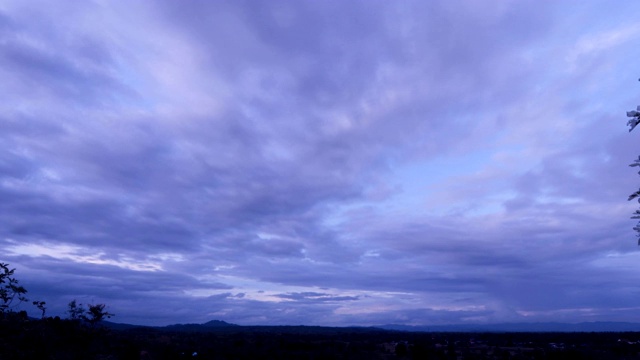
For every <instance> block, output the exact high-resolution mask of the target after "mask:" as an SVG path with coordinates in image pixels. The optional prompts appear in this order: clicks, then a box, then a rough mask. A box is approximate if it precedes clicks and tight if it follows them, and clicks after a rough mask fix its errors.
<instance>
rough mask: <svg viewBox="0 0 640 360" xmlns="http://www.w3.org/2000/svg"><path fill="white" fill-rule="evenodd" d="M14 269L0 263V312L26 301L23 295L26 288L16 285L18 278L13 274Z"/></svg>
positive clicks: (7, 310)
mask: <svg viewBox="0 0 640 360" xmlns="http://www.w3.org/2000/svg"><path fill="white" fill-rule="evenodd" d="M15 271H16V269H10V268H9V264H5V263H0V314H4V313H6V312H9V311H11V310H12V309H13V308H14V307H16V306H18V305H19V304H20V303H21V302H23V301H28V300H27V298H26V296H25V294H26V293H27V289H25V288H24V287H22V286H20V285H18V280H17V279H16V278H15V277H14V276H13V274H14V272H15Z"/></svg>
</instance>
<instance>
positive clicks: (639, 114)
mask: <svg viewBox="0 0 640 360" xmlns="http://www.w3.org/2000/svg"><path fill="white" fill-rule="evenodd" d="M627 117H630V118H631V119H629V121H628V122H627V125H628V126H629V132H631V131H632V130H633V129H635V128H636V126H638V124H640V106H638V107H637V108H636V110H631V111H627ZM629 166H631V167H635V166H640V156H638V158H637V159H636V160H634V161H633V163H632V164H629ZM638 174H640V172H638ZM636 198H637V199H638V202H640V190H638V191H636V192H634V193H633V194H631V195H629V199H628V201H631V200H633V199H636ZM631 218H632V219H640V210H636V211H635V212H634V213H633V216H631ZM633 230H635V231H636V236H637V237H638V245H640V221H639V222H638V224H637V225H636V226H634V228H633Z"/></svg>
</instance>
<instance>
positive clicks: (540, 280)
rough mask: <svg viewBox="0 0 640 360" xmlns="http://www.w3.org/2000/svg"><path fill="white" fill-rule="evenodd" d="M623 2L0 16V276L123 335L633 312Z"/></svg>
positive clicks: (186, 6) (303, 5)
mask: <svg viewBox="0 0 640 360" xmlns="http://www.w3.org/2000/svg"><path fill="white" fill-rule="evenodd" d="M638 10H640V5H638V4H636V2H632V1H623V2H617V3H616V5H615V6H612V5H611V3H610V2H606V1H583V2H580V3H579V4H578V3H577V2H569V1H564V2H560V1H542V2H541V1H496V2H492V3H491V4H487V2H484V1H450V0H448V1H428V2H427V1H399V2H388V1H323V2H318V1H269V2H259V1H190V2H172V1H154V2H151V1H141V2H135V3H132V2H124V1H113V2H111V1H110V2H107V1H87V2H82V3H78V2H70V1H68V2H67V1H59V2H56V4H55V5H52V4H51V3H49V2H44V1H4V2H2V3H0V79H2V81H0V93H2V94H3V101H2V102H0V110H1V111H0V144H2V147H3V148H4V149H5V151H3V152H2V153H0V215H1V218H2V224H1V226H0V248H1V249H3V250H2V251H1V253H0V261H2V262H6V263H9V264H11V266H12V267H15V268H17V272H16V274H17V275H18V277H19V279H20V280H21V282H22V284H23V285H24V286H25V287H26V288H27V289H28V290H29V295H30V297H31V298H33V299H39V300H44V301H46V302H47V304H48V306H49V310H48V311H49V313H50V314H51V315H62V314H63V313H64V311H65V308H66V304H67V303H68V302H69V301H71V300H73V299H77V300H78V301H79V302H81V303H98V302H99V303H106V304H107V305H108V307H109V311H110V312H112V313H115V314H116V315H117V317H116V318H115V320H117V321H120V322H129V323H136V324H149V325H163V324H171V323H179V322H180V323H186V322H205V321H208V320H211V319H220V320H225V321H228V322H233V323H237V324H242V325H249V324H255V325H266V324H304V325H328V326H345V325H376V324H388V323H403V324H411V325H430V324H452V323H456V324H457V323H492V322H537V321H566V322H581V321H629V320H633V319H634V318H635V317H634V316H635V314H637V312H638V310H639V308H640V306H639V305H638V303H637V299H638V296H639V295H640V293H639V291H638V288H637V283H638V279H639V278H638V275H637V274H638V270H640V265H638V264H640V253H639V252H638V246H637V245H636V242H637V241H636V239H635V237H634V236H635V234H634V232H633V230H632V227H633V226H634V225H635V224H634V222H633V220H630V219H629V216H630V214H631V213H632V212H633V211H634V210H635V208H636V206H637V204H635V203H633V202H627V201H626V198H627V196H628V195H629V194H630V193H631V192H633V191H635V189H636V188H637V186H638V180H640V179H639V178H638V176H637V174H636V170H634V168H630V167H628V166H627V165H628V164H629V163H631V162H632V161H633V160H634V159H635V158H636V157H637V156H638V154H640V146H638V136H640V135H639V134H636V133H635V132H632V133H628V131H627V128H626V127H625V123H626V120H627V119H626V117H625V112H626V111H627V110H632V109H635V107H636V105H638V104H640V96H639V95H640V83H638V81H637V80H638V78H639V77H640V63H639V62H638V59H639V58H640V49H639V48H638V47H637V46H635V45H636V44H637V43H638V41H640V25H638V23H637V21H636V20H635V18H634V16H633V14H637V13H638ZM23 308H25V309H27V310H29V309H30V308H29V306H28V305H23ZM33 311H36V310H35V309H34V310H33Z"/></svg>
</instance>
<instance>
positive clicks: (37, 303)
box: [32, 301, 47, 319]
mask: <svg viewBox="0 0 640 360" xmlns="http://www.w3.org/2000/svg"><path fill="white" fill-rule="evenodd" d="M32 304H33V305H35V306H36V307H37V308H38V310H40V311H41V312H42V316H41V318H42V319H44V314H45V313H46V312H47V307H46V306H45V305H46V304H47V303H46V302H44V301H34V302H33V303H32Z"/></svg>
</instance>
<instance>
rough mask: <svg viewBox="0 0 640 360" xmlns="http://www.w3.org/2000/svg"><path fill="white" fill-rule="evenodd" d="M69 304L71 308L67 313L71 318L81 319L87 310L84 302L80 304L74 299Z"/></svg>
mask: <svg viewBox="0 0 640 360" xmlns="http://www.w3.org/2000/svg"><path fill="white" fill-rule="evenodd" d="M67 306H68V308H69V310H67V313H68V314H69V319H71V320H81V319H82V318H83V316H84V312H85V310H84V307H83V306H82V304H78V303H77V302H76V300H75V299H74V300H73V301H71V302H70V303H69V304H68V305H67Z"/></svg>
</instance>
